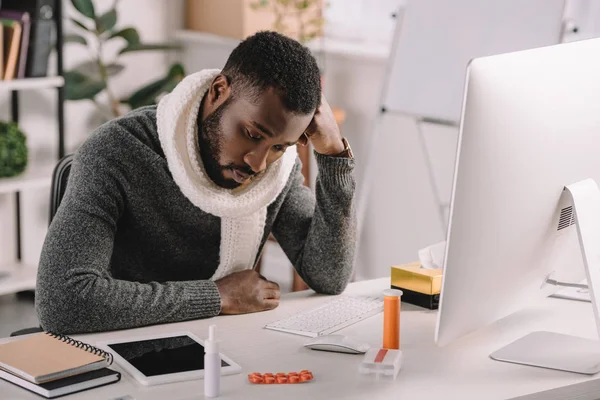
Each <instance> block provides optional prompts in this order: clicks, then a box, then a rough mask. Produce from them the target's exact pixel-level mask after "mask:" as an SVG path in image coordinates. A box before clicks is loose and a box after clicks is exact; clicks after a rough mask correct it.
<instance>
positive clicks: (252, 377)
mask: <svg viewBox="0 0 600 400" xmlns="http://www.w3.org/2000/svg"><path fill="white" fill-rule="evenodd" d="M312 380H313V374H312V372H310V371H309V370H306V369H304V370H302V371H300V372H288V373H287V374H286V373H283V372H278V373H276V374H272V373H270V372H267V373H265V374H261V373H260V372H253V373H251V374H248V382H250V383H253V384H255V385H265V384H266V385H269V384H275V385H276V384H284V383H304V382H310V381H312Z"/></svg>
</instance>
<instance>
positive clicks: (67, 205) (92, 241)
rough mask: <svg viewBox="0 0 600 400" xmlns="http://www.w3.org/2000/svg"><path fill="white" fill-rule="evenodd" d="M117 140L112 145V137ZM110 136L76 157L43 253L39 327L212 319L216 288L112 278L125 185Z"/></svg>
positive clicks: (61, 329) (79, 329)
mask: <svg viewBox="0 0 600 400" xmlns="http://www.w3.org/2000/svg"><path fill="white" fill-rule="evenodd" d="M115 138H117V139H115ZM118 138H119V135H118V134H115V133H114V132H108V133H106V134H103V135H98V136H96V137H95V138H93V140H88V141H87V142H86V143H85V144H84V145H83V146H82V147H81V148H80V149H79V151H78V152H77V154H76V156H75V159H74V162H73V165H72V169H71V174H70V176H69V183H68V185H67V191H66V193H65V196H64V198H63V200H62V202H61V205H60V207H59V210H58V212H57V214H56V216H55V217H54V219H53V221H52V224H51V226H50V228H49V231H48V234H47V235H46V240H45V242H44V246H43V249H42V254H41V258H40V265H39V270H38V282H37V288H36V308H37V312H38V317H39V320H40V322H41V325H42V327H43V328H44V329H46V330H51V331H54V332H58V333H64V334H69V333H84V332H94V331H105V330H115V329H125V328H131V327H137V326H143V325H150V324H158V323H167V322H176V321H182V320H187V319H194V318H201V317H209V316H214V315H217V314H219V313H220V311H221V298H220V295H219V291H218V289H217V287H216V285H215V283H214V282H212V281H210V280H191V281H177V282H160V283H159V282H149V283H140V282H132V281H125V280H120V279H116V278H114V277H113V275H112V273H111V255H112V251H113V246H114V238H115V233H116V229H117V221H118V220H119V218H120V216H121V215H122V213H123V210H124V208H125V206H126V202H127V198H126V195H125V191H124V190H123V187H124V185H126V184H127V179H126V177H123V175H122V174H123V171H122V170H120V168H119V161H118V159H117V157H116V156H115V155H114V153H117V152H118V151H120V150H119V149H123V148H124V149H125V150H122V151H126V148H127V147H126V146H124V145H122V144H121V145H120V147H119V146H118V144H115V146H112V147H111V146H110V145H107V142H109V141H111V140H118Z"/></svg>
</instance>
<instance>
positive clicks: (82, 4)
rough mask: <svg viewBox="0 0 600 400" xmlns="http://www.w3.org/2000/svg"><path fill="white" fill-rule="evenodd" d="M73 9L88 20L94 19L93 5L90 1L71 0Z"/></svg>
mask: <svg viewBox="0 0 600 400" xmlns="http://www.w3.org/2000/svg"><path fill="white" fill-rule="evenodd" d="M71 3H73V7H75V9H76V10H77V11H79V12H80V13H81V14H83V15H85V16H86V17H88V18H91V19H95V18H96V12H95V11H94V3H92V0H71Z"/></svg>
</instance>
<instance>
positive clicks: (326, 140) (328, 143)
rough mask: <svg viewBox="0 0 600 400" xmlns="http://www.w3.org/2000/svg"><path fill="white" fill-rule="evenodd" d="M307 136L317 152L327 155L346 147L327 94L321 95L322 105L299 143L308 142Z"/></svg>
mask: <svg viewBox="0 0 600 400" xmlns="http://www.w3.org/2000/svg"><path fill="white" fill-rule="evenodd" d="M306 138H307V139H308V140H310V142H311V143H312V145H313V148H314V149H315V151H316V152H317V153H319V154H323V155H326V156H335V155H337V154H340V153H341V152H343V151H344V149H345V146H344V142H343V141H342V134H341V133H340V128H339V127H338V124H337V122H336V120H335V117H334V115H333V111H331V107H330V106H329V103H328V102H327V100H326V99H325V96H321V105H320V106H319V108H318V109H317V111H316V112H315V116H314V117H313V119H312V121H311V122H310V125H308V128H306V131H305V132H304V135H302V137H301V138H300V140H299V143H300V144H306V143H307V139H306Z"/></svg>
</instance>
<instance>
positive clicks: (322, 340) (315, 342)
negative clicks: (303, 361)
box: [304, 335, 371, 354]
mask: <svg viewBox="0 0 600 400" xmlns="http://www.w3.org/2000/svg"><path fill="white" fill-rule="evenodd" d="M304 347H307V348H309V349H312V350H321V351H333V352H336V353H350V354H363V353H366V352H367V350H369V349H370V348H371V346H370V345H369V344H368V343H365V342H362V341H360V340H356V339H353V338H351V337H348V336H344V335H324V336H318V337H316V338H314V339H312V340H311V341H309V342H308V343H305V344H304Z"/></svg>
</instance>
